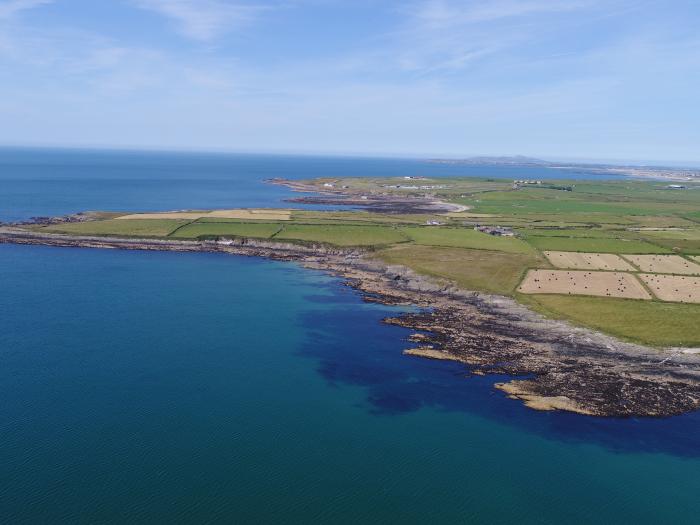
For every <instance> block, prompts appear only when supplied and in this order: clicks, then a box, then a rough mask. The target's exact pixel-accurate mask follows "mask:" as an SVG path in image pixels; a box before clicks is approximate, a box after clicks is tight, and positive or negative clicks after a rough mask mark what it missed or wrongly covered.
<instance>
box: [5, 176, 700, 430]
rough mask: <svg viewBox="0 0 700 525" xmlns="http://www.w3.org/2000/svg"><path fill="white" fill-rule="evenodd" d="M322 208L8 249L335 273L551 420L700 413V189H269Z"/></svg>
mask: <svg viewBox="0 0 700 525" xmlns="http://www.w3.org/2000/svg"><path fill="white" fill-rule="evenodd" d="M269 182H271V183H274V184H282V185H285V186H288V187H290V188H292V189H294V190H295V191H297V192H301V193H303V195H301V194H300V196H299V197H298V198H294V199H290V200H291V201H293V202H294V203H295V204H305V205H313V204H324V205H326V206H327V205H329V204H332V205H334V208H335V209H334V210H332V211H317V210H311V209H291V208H290V209H234V210H181V211H170V212H152V211H142V212H136V213H135V212H131V213H124V212H83V213H78V214H75V215H71V216H66V217H37V218H34V219H32V220H30V221H26V222H23V223H14V224H4V225H1V226H0V242H4V243H18V244H44V245H55V246H80V247H95V248H119V249H141V250H173V251H210V252H223V253H230V254H237V255H250V256H262V257H268V258H273V259H279V260H291V261H297V262H299V263H300V264H303V265H304V266H307V267H310V268H316V269H321V270H325V271H329V272H332V273H333V274H335V275H338V276H341V277H342V278H344V279H345V280H346V282H347V283H348V285H350V286H353V287H354V288H356V289H358V290H359V291H360V292H361V293H362V294H363V296H364V298H365V299H366V300H367V301H377V302H382V303H387V304H406V305H408V304H411V305H416V306H418V307H420V310H419V311H418V312H415V313H406V314H403V315H400V316H398V317H395V318H389V319H386V320H385V322H387V323H390V324H396V325H400V326H404V327H407V328H410V329H412V330H413V331H414V332H413V334H412V335H411V336H410V337H409V339H410V341H411V343H413V345H412V347H411V348H409V349H407V350H406V351H405V353H406V354H408V355H409V356H420V357H425V358H432V359H449V360H455V361H459V362H462V363H464V364H465V365H466V370H465V371H466V373H468V374H479V375H484V374H497V375H499V376H501V377H502V376H503V375H507V376H509V377H510V379H509V380H507V381H503V380H502V379H501V380H499V382H498V383H496V387H497V388H499V389H500V390H502V391H503V392H505V393H506V395H508V396H510V397H513V398H517V399H521V400H522V401H523V402H524V403H525V404H526V405H527V406H529V407H531V408H535V409H539V410H567V411H572V412H577V413H581V414H587V415H595V416H617V417H624V416H657V417H658V416H668V415H673V414H680V413H684V412H688V411H692V410H696V409H697V408H698V407H699V406H700V348H698V347H700V323H698V319H700V184H697V183H695V182H688V183H686V184H684V185H677V184H669V181H638V180H631V179H625V180H620V181H570V180H569V181H540V180H517V181H510V180H499V179H477V178H459V179H457V178H455V179H443V178H440V179H428V178H424V177H394V178H343V179H335V178H334V179H330V178H328V179H326V178H324V179H314V180H306V181H289V180H281V179H276V180H273V181H269Z"/></svg>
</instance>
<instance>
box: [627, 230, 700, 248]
mask: <svg viewBox="0 0 700 525" xmlns="http://www.w3.org/2000/svg"><path fill="white" fill-rule="evenodd" d="M639 233H640V236H641V237H642V238H646V239H649V240H650V241H651V242H654V243H656V244H659V245H661V246H664V247H666V248H670V249H672V250H673V249H678V250H680V251H682V252H685V253H700V230H676V231H674V230H667V231H645V232H639Z"/></svg>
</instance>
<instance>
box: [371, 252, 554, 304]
mask: <svg viewBox="0 0 700 525" xmlns="http://www.w3.org/2000/svg"><path fill="white" fill-rule="evenodd" d="M377 256H378V257H379V258H380V259H382V260H383V261H385V262H386V263H389V264H402V265H404V266H408V267H409V268H412V269H413V270H415V271H417V272H418V273H422V274H424V275H430V276H433V277H439V278H442V279H447V280H449V281H453V282H455V283H456V284H457V285H458V286H460V287H462V288H464V289H465V290H481V291H487V292H493V293H499V294H506V295H509V294H511V293H512V292H513V290H514V289H515V287H516V286H517V285H518V284H519V283H520V280H521V279H522V276H523V275H524V273H525V271H526V270H527V268H528V267H529V266H535V265H538V264H541V265H544V266H546V263H545V262H544V261H541V260H540V259H538V257H537V256H535V255H533V254H529V255H528V254H524V253H517V254H516V253H505V252H495V251H487V250H469V249H464V248H443V247H436V246H420V245H415V244H410V245H401V246H395V247H392V248H388V249H386V250H382V251H381V252H379V253H378V254H377Z"/></svg>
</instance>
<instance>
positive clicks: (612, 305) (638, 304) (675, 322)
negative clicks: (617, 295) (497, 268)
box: [519, 295, 700, 347]
mask: <svg viewBox="0 0 700 525" xmlns="http://www.w3.org/2000/svg"><path fill="white" fill-rule="evenodd" d="M519 299H521V300H522V302H524V303H526V304H529V305H531V306H533V307H534V308H535V309H536V310H539V311H540V312H543V313H545V314H547V315H549V316H552V317H556V318H568V319H571V320H572V321H573V322H575V323H576V324H580V325H583V326H588V327H590V328H595V329H597V330H602V331H603V332H607V333H609V334H612V335H616V336H618V337H622V338H624V339H627V340H630V341H635V342H638V343H642V344H648V345H652V346H690V347H692V346H700V329H698V319H700V305H697V304H677V303H674V304H671V303H661V302H658V301H635V300H630V299H614V298H609V297H570V296H566V295H537V296H529V297H527V298H522V297H520V298H519Z"/></svg>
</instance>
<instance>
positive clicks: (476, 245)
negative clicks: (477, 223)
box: [401, 226, 532, 253]
mask: <svg viewBox="0 0 700 525" xmlns="http://www.w3.org/2000/svg"><path fill="white" fill-rule="evenodd" d="M401 232H402V233H404V234H405V235H406V236H408V237H409V238H410V239H411V240H412V241H413V242H415V243H416V244H423V245H427V246H447V247H454V248H473V249H477V250H496V251H501V252H509V253H530V252H532V248H531V247H530V246H528V244H527V243H525V242H523V241H521V240H520V239H517V238H515V237H495V236H493V235H489V234H486V233H482V232H479V231H475V230H474V229H471V228H441V227H437V226H424V227H415V228H401Z"/></svg>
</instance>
